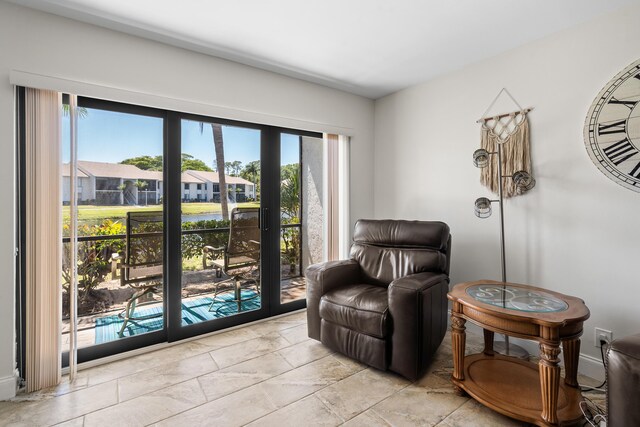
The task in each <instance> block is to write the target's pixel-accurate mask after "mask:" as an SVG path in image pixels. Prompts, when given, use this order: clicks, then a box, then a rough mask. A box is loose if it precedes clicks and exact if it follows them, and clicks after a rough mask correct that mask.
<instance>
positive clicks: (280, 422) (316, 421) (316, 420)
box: [248, 396, 342, 427]
mask: <svg viewBox="0 0 640 427" xmlns="http://www.w3.org/2000/svg"><path fill="white" fill-rule="evenodd" d="M310 424H313V425H314V426H338V425H340V424H342V420H341V419H340V418H339V417H338V416H337V415H335V414H334V413H333V412H331V411H330V410H329V409H328V408H327V407H326V406H324V404H323V403H322V402H321V401H320V400H319V399H318V398H317V397H315V396H309V397H307V398H304V399H302V400H299V401H297V402H295V403H292V404H291V405H289V406H285V407H284V408H281V409H278V410H277V411H275V412H272V413H270V414H269V415H267V416H265V417H262V418H259V419H257V420H256V421H254V422H252V423H250V424H248V425H249V426H265V427H267V426H269V427H283V426H291V427H297V426H303V425H310Z"/></svg>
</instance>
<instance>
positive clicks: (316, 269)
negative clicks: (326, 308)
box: [305, 259, 360, 296]
mask: <svg viewBox="0 0 640 427" xmlns="http://www.w3.org/2000/svg"><path fill="white" fill-rule="evenodd" d="M305 277H306V278H307V288H309V287H310V286H313V287H317V289H318V290H319V292H320V296H322V295H324V294H326V293H327V292H329V291H330V290H332V289H335V288H336V287H339V286H345V285H352V284H354V283H358V281H359V280H360V264H358V263H357V262H356V261H354V260H352V259H348V260H340V261H327V262H322V263H319V264H313V265H310V266H309V267H308V268H307V271H306V272H305Z"/></svg>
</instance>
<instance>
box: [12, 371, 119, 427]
mask: <svg viewBox="0 0 640 427" xmlns="http://www.w3.org/2000/svg"><path fill="white" fill-rule="evenodd" d="M116 403H118V393H117V383H116V381H111V382H108V383H104V384H99V385H97V386H94V387H89V388H85V389H83V390H78V391H74V392H72V393H68V394H64V395H62V396H58V397H54V398H51V399H47V400H44V401H42V402H34V403H32V404H30V405H29V406H26V407H23V408H22V409H23V410H22V411H19V412H18V413H13V414H11V415H10V416H9V417H7V418H5V419H4V420H3V421H4V422H6V425H32V426H44V425H53V424H58V423H61V422H64V421H69V420H72V419H74V418H78V417H81V416H83V415H84V414H87V413H89V412H93V411H97V410H99V409H102V408H106V407H108V406H111V405H115V404H116ZM14 423H15V424H14Z"/></svg>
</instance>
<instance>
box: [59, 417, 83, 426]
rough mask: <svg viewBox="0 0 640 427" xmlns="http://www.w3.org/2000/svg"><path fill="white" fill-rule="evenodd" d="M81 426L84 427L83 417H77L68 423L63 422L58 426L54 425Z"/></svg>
mask: <svg viewBox="0 0 640 427" xmlns="http://www.w3.org/2000/svg"><path fill="white" fill-rule="evenodd" d="M82 426H84V417H78V418H74V419H72V420H69V421H65V422H63V423H60V424H56V427H82Z"/></svg>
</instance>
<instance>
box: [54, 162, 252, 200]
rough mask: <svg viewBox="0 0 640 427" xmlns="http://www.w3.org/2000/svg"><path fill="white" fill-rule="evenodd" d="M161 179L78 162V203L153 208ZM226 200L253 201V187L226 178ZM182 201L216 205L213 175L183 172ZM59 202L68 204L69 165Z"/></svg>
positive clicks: (121, 166) (159, 174) (215, 177)
mask: <svg viewBox="0 0 640 427" xmlns="http://www.w3.org/2000/svg"><path fill="white" fill-rule="evenodd" d="M163 179H164V178H163V175H162V172H159V171H148V170H143V169H140V168H138V167H137V166H134V165H126V164H120V163H106V162H90V161H85V160H81V161H78V187H77V193H78V199H77V200H78V203H79V204H90V205H98V206H109V205H156V204H158V203H159V202H160V200H161V198H162V192H163V187H164V186H163ZM226 179H227V186H228V187H229V199H230V200H231V201H233V202H244V201H247V200H253V199H255V197H256V193H255V185H254V184H253V183H252V182H250V181H247V180H245V179H243V178H240V177H235V176H230V175H227V176H226ZM181 188H182V190H181V191H182V193H181V194H182V199H183V200H184V201H194V202H211V201H215V202H219V201H220V184H219V178H218V173H217V172H206V171H194V170H187V171H185V172H184V173H183V174H182V178H181ZM62 189H63V192H62V201H63V203H64V204H68V203H69V200H70V170H69V164H68V163H65V164H63V166H62Z"/></svg>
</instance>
